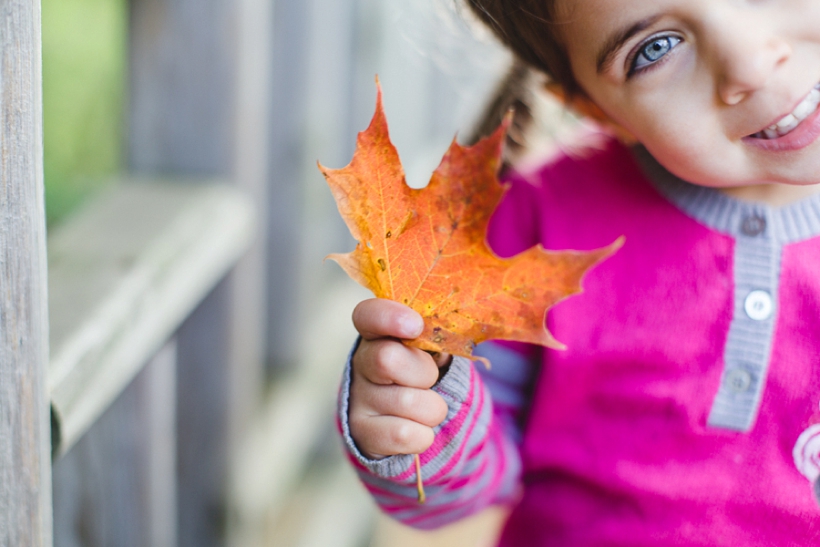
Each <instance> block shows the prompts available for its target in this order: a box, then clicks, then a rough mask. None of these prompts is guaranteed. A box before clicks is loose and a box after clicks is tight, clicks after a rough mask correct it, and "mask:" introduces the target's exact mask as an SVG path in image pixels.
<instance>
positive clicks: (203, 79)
mask: <svg viewBox="0 0 820 547" xmlns="http://www.w3.org/2000/svg"><path fill="white" fill-rule="evenodd" d="M130 5H131V11H130V76H131V88H130V109H129V113H128V125H129V132H128V139H129V142H128V144H127V149H128V158H129V160H128V163H129V168H130V170H131V171H132V172H135V173H143V174H144V173H151V174H157V173H165V174H167V173H177V174H188V175H197V174H198V175H202V174H207V175H211V176H219V177H223V178H226V179H228V180H230V181H232V182H233V183H234V184H236V185H237V186H238V187H240V188H242V189H243V190H245V191H247V192H248V193H249V194H250V195H251V198H252V199H253V200H254V201H255V202H257V203H260V204H263V203H265V202H266V201H267V196H266V194H265V188H266V184H267V181H266V175H265V172H266V169H267V165H266V164H265V163H264V151H265V150H266V149H267V142H266V138H267V137H266V135H267V127H266V126H263V127H261V128H259V127H258V126H256V124H265V122H266V116H265V114H264V108H261V107H260V106H259V105H262V106H264V104H263V103H264V100H265V98H266V97H267V89H266V88H265V87H264V85H266V79H265V78H264V70H263V78H262V79H261V80H260V79H259V78H255V77H254V76H255V74H254V72H255V71H256V70H257V68H256V67H257V64H256V63H257V60H254V59H252V58H250V59H249V58H248V55H257V54H259V52H258V51H255V50H256V49H258V48H260V47H264V39H265V33H266V30H265V29H266V24H268V23H269V20H266V17H268V18H269V16H266V15H265V13H266V9H267V8H268V7H269V4H266V3H265V2H264V1H262V2H245V1H244V0H243V1H232V0H131V4H130ZM260 34H262V35H261V36H260ZM260 40H261V42H260ZM262 55H263V56H262V57H261V59H262V61H261V62H262V64H263V65H264V64H265V63H266V61H265V60H264V53H262ZM262 69H264V66H263V67H262ZM257 86H263V87H262V88H261V90H260V88H259V87H257ZM255 106H256V107H259V108H261V110H258V111H254V107H255ZM264 252H265V247H264V242H263V240H261V239H260V240H257V242H256V245H254V246H253V247H252V248H251V250H250V252H249V253H248V255H247V256H246V258H245V259H244V260H243V261H242V262H241V263H240V264H238V265H237V268H236V269H235V271H234V272H233V273H232V274H231V275H229V276H228V278H227V279H226V280H224V281H223V282H222V283H220V285H219V286H217V287H216V289H215V290H214V291H213V292H212V293H211V295H210V296H208V297H207V298H206V299H205V300H204V301H203V302H202V303H201V304H200V306H199V307H198V308H197V309H196V310H195V311H194V312H193V313H192V315H191V316H190V318H189V319H188V320H187V321H186V323H185V324H184V325H183V326H182V328H181V329H180V331H179V334H178V338H177V343H178V369H177V378H178V386H179V387H178V431H179V445H178V446H179V449H178V460H177V461H178V473H179V475H178V477H179V483H178V497H179V504H178V507H179V511H178V515H179V529H178V538H179V545H181V546H192V547H208V546H211V545H221V544H222V542H223V540H224V533H223V532H224V522H225V519H226V518H227V514H226V505H225V499H226V496H225V492H226V483H227V472H228V460H229V458H230V450H231V447H232V446H233V445H234V444H235V443H234V441H235V439H236V438H237V437H238V436H239V435H240V431H241V429H242V427H243V422H244V421H246V417H247V416H249V415H251V414H252V412H253V411H254V409H255V408H256V406H257V402H258V400H259V393H260V392H261V388H262V386H261V384H260V378H261V363H262V360H263V359H262V355H263V347H264V345H263V333H264V332H265V327H264V320H265V314H264V302H265V300H266V297H265V292H264V291H265V286H264V271H263V269H262V268H263V267H264V264H265V257H264Z"/></svg>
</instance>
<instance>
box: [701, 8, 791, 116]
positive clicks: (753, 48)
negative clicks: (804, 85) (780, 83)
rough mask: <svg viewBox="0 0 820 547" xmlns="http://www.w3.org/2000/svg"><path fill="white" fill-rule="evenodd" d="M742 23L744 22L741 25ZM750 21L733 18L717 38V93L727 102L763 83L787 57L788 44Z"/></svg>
mask: <svg viewBox="0 0 820 547" xmlns="http://www.w3.org/2000/svg"><path fill="white" fill-rule="evenodd" d="M744 23H745V24H744ZM764 29H765V25H764V26H763V27H761V26H760V25H758V24H753V22H752V21H745V22H744V21H735V22H734V24H732V25H729V26H728V28H727V27H724V28H723V32H722V33H720V37H719V38H718V42H719V46H718V51H719V52H720V53H719V55H718V59H719V61H718V62H719V68H718V70H719V72H718V80H717V92H718V96H719V97H720V100H721V101H722V102H723V103H725V104H727V105H730V106H731V105H736V104H738V103H740V102H741V101H742V100H743V99H745V98H746V97H747V96H748V95H749V94H750V93H752V92H754V91H756V90H758V89H761V88H763V87H765V86H766V84H767V83H768V82H769V80H770V78H771V77H772V75H773V74H774V73H775V72H776V71H777V69H778V68H779V67H780V66H782V65H783V64H784V63H785V62H786V61H787V60H788V59H789V57H791V54H792V48H791V45H790V44H789V43H788V42H787V41H786V40H784V39H782V38H780V37H778V36H775V35H773V34H767V33H766V32H765V31H764V32H761V31H763V30H764Z"/></svg>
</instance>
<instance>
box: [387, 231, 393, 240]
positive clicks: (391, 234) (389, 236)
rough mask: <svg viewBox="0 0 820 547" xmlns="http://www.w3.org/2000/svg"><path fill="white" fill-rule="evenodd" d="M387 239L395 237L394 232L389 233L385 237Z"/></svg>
mask: <svg viewBox="0 0 820 547" xmlns="http://www.w3.org/2000/svg"><path fill="white" fill-rule="evenodd" d="M385 237H386V238H387V239H390V238H391V237H393V232H387V234H386V235H385Z"/></svg>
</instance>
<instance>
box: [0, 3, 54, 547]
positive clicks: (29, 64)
mask: <svg viewBox="0 0 820 547" xmlns="http://www.w3.org/2000/svg"><path fill="white" fill-rule="evenodd" d="M0 17H2V22H0V159H1V160H2V161H0V416H2V419H1V420H0V545H4V546H15V547H16V546H49V545H51V535H52V530H51V462H50V450H49V423H48V419H49V415H48V397H47V394H46V363H47V362H48V323H47V321H48V317H47V300H46V254H45V215H44V209H43V149H42V143H43V133H42V126H43V122H42V92H41V88H42V69H41V64H40V59H41V44H40V3H39V2H37V1H36V0H0Z"/></svg>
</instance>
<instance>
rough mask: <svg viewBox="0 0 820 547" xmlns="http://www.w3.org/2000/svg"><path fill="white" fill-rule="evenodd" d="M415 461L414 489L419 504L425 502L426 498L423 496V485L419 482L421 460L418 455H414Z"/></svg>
mask: <svg viewBox="0 0 820 547" xmlns="http://www.w3.org/2000/svg"><path fill="white" fill-rule="evenodd" d="M415 461H416V489H417V490H418V492H419V503H424V502H425V501H426V500H427V496H425V495H424V483H423V482H422V480H421V458H419V455H418V454H416V455H415Z"/></svg>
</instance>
